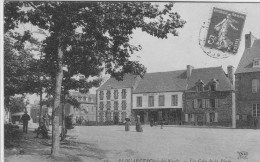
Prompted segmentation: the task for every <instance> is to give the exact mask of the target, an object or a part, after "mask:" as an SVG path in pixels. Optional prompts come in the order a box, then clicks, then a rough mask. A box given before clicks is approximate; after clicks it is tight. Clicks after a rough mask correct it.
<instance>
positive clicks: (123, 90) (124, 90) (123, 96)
mask: <svg viewBox="0 0 260 162" xmlns="http://www.w3.org/2000/svg"><path fill="white" fill-rule="evenodd" d="M122 99H126V89H122Z"/></svg>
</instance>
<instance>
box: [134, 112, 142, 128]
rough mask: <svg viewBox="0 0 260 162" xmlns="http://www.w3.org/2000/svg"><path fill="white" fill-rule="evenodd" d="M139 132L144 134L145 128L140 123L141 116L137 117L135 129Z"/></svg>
mask: <svg viewBox="0 0 260 162" xmlns="http://www.w3.org/2000/svg"><path fill="white" fill-rule="evenodd" d="M135 129H136V131H137V132H143V128H142V125H141V122H140V116H139V115H137V120H136V127H135Z"/></svg>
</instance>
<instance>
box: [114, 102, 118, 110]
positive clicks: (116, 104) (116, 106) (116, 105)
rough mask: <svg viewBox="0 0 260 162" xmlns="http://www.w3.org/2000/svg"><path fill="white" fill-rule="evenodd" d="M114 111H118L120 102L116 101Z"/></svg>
mask: <svg viewBox="0 0 260 162" xmlns="http://www.w3.org/2000/svg"><path fill="white" fill-rule="evenodd" d="M114 110H118V101H114Z"/></svg>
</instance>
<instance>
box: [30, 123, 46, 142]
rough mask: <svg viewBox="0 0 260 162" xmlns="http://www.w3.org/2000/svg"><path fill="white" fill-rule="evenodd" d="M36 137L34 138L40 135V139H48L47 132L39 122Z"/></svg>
mask: <svg viewBox="0 0 260 162" xmlns="http://www.w3.org/2000/svg"><path fill="white" fill-rule="evenodd" d="M36 133H37V136H36V137H34V138H38V136H39V135H40V134H41V135H42V138H45V139H49V138H50V137H49V135H48V130H47V128H46V126H45V124H44V123H43V122H40V125H39V127H38V129H37V131H36Z"/></svg>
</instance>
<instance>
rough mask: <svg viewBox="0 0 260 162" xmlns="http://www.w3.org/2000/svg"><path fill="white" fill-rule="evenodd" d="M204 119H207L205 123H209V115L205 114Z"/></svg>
mask: <svg viewBox="0 0 260 162" xmlns="http://www.w3.org/2000/svg"><path fill="white" fill-rule="evenodd" d="M206 115H207V116H206V118H207V123H209V113H207V114H206Z"/></svg>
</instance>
